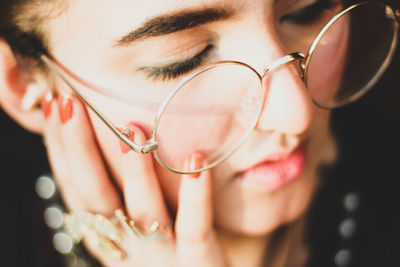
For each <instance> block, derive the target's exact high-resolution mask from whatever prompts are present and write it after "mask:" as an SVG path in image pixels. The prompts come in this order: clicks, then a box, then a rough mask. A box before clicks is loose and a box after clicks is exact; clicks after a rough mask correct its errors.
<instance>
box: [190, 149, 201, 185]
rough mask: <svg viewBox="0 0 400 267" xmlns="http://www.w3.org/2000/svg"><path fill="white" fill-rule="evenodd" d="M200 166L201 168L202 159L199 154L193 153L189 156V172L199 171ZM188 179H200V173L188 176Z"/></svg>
mask: <svg viewBox="0 0 400 267" xmlns="http://www.w3.org/2000/svg"><path fill="white" fill-rule="evenodd" d="M202 166H203V158H202V156H201V155H200V154H199V153H194V154H192V155H190V157H189V166H188V170H190V171H194V170H198V169H201V167H202ZM189 177H190V178H193V179H197V178H199V177H200V172H198V173H193V174H189Z"/></svg>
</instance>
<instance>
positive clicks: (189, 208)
mask: <svg viewBox="0 0 400 267" xmlns="http://www.w3.org/2000/svg"><path fill="white" fill-rule="evenodd" d="M202 160H203V158H202V156H201V155H200V154H198V153H195V154H193V155H192V156H191V157H190V158H189V159H188V160H187V162H186V164H187V165H186V166H188V167H191V168H189V169H198V168H201V166H202ZM175 232H176V242H177V255H178V259H179V262H180V264H181V265H184V266H192V264H194V263H195V264H199V265H196V266H223V265H224V260H223V257H222V252H221V250H220V247H219V244H218V242H217V239H216V235H215V231H214V228H213V209H212V180H211V175H210V172H209V171H204V172H202V173H200V174H190V175H182V179H181V184H180V189H179V206H178V213H177V219H176V225H175ZM210 264H211V265H210Z"/></svg>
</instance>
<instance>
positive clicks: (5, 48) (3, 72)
mask: <svg viewBox="0 0 400 267" xmlns="http://www.w3.org/2000/svg"><path fill="white" fill-rule="evenodd" d="M44 92H45V90H44V88H42V89H40V88H39V87H38V86H37V85H36V84H35V82H34V79H33V77H32V76H31V75H29V74H28V73H27V72H26V71H23V70H22V69H21V68H20V67H19V66H18V64H17V60H16V58H15V55H14V53H13V51H12V50H11V48H10V46H9V45H8V43H7V42H5V41H4V40H3V39H1V38H0V107H1V108H2V109H3V110H4V111H5V112H6V113H7V114H8V115H9V116H10V117H12V118H13V119H14V120H15V121H17V122H18V123H19V124H20V125H21V126H22V127H24V128H25V129H27V130H29V131H32V132H34V133H38V134H40V133H42V130H43V126H44V122H45V119H44V116H43V113H42V111H41V109H40V108H38V105H37V104H38V103H39V101H40V99H41V96H42V95H44Z"/></svg>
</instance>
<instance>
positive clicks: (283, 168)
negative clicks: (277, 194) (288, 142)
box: [236, 144, 306, 190]
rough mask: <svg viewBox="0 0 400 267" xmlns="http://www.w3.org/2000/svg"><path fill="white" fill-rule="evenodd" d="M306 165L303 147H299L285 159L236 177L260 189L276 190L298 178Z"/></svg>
mask: <svg viewBox="0 0 400 267" xmlns="http://www.w3.org/2000/svg"><path fill="white" fill-rule="evenodd" d="M305 165H306V152H305V145H304V144H302V145H300V146H299V147H298V148H297V149H296V150H294V151H293V152H292V153H291V154H290V155H289V156H288V157H287V158H285V159H281V160H277V161H273V162H271V161H270V162H264V163H261V164H259V165H257V166H254V167H252V168H251V169H248V170H246V171H244V172H241V173H240V174H238V175H237V176H236V178H238V179H239V180H240V181H241V182H243V183H246V184H247V183H248V184H251V185H254V186H256V187H262V188H264V189H269V190H273V189H278V188H280V187H282V186H284V185H286V184H288V183H290V182H292V181H294V180H296V179H297V178H298V177H300V175H301V173H302V172H303V170H304V168H305Z"/></svg>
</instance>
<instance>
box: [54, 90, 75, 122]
mask: <svg viewBox="0 0 400 267" xmlns="http://www.w3.org/2000/svg"><path fill="white" fill-rule="evenodd" d="M58 111H59V113H60V120H61V123H62V124H66V123H67V122H68V121H69V120H70V119H71V118H72V114H73V112H74V106H73V102H72V98H71V97H70V96H67V97H66V96H64V95H63V94H62V93H60V94H58Z"/></svg>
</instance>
